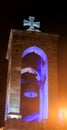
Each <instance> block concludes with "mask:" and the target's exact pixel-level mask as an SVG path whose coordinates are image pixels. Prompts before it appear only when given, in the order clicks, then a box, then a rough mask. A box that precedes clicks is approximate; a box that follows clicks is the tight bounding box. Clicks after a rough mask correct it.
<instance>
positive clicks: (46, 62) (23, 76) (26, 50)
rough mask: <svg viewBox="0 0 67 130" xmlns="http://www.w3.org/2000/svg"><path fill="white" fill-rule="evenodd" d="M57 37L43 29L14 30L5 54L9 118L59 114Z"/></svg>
mask: <svg viewBox="0 0 67 130" xmlns="http://www.w3.org/2000/svg"><path fill="white" fill-rule="evenodd" d="M58 37H59V36H58V35H55V34H48V33H43V32H35V31H23V30H14V29H12V30H11V32H10V37H9V43H8V49H7V54H6V58H7V59H8V77H7V92H6V108H5V120H6V121H7V120H8V119H9V118H10V119H11V118H12V119H13V118H16V119H21V120H22V122H42V121H44V122H45V120H47V119H49V118H50V119H51V118H53V117H54V116H55V115H57V109H58V79H57V78H58V73H57V40H58ZM54 114H55V115H54Z"/></svg>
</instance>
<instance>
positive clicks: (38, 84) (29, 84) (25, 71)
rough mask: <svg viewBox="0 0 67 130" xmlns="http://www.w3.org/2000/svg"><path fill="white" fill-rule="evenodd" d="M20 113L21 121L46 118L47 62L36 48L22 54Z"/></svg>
mask: <svg viewBox="0 0 67 130" xmlns="http://www.w3.org/2000/svg"><path fill="white" fill-rule="evenodd" d="M20 112H21V115H22V120H23V121H38V122H40V121H42V120H45V119H47V118H48V60H47V56H46V54H45V53H44V51H43V50H42V49H40V48H39V47H37V46H32V47H29V48H27V49H26V50H25V51H24V52H23V54H22V67H21V106H20Z"/></svg>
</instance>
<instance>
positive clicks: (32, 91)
mask: <svg viewBox="0 0 67 130" xmlns="http://www.w3.org/2000/svg"><path fill="white" fill-rule="evenodd" d="M24 96H25V97H28V98H35V97H37V96H38V93H37V92H36V91H35V86H33V85H32V84H31V85H29V86H27V90H26V92H24Z"/></svg>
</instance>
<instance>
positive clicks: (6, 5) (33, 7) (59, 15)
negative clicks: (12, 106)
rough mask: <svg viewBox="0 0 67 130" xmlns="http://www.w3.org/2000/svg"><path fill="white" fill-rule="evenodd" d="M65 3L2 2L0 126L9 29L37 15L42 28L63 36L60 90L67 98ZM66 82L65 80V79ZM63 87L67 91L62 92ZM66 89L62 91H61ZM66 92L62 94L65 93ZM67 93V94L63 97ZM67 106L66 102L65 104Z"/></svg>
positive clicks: (60, 50)
mask: <svg viewBox="0 0 67 130" xmlns="http://www.w3.org/2000/svg"><path fill="white" fill-rule="evenodd" d="M66 8H67V7H66V3H62V2H61V4H60V3H57V2H56V3H55V1H54V2H52V3H51V2H47V3H46V2H45V1H44V2H43V3H42V2H41V1H38V2H37V3H36V1H35V0H34V1H32V0H31V1H29V0H28V1H24V0H22V2H21V1H20V0H19V2H17V1H10V0H9V1H8V0H7V1H3V0H2V1H1V2H0V126H3V125H4V110H5V96H6V82H7V68H8V62H7V60H6V59H5V56H6V51H7V45H8V40H9V33H10V29H12V28H13V29H21V30H24V29H25V28H24V27H23V20H24V19H27V20H28V17H29V16H35V21H40V30H41V31H42V32H47V33H55V34H59V35H60V39H59V42H58V63H59V65H58V66H59V70H58V73H59V92H60V97H62V98H63V101H64V100H65V101H67V96H66V93H67V88H66V87H65V88H64V86H67V78H66V77H67V56H66V55H67V9H66ZM62 81H63V82H62ZM63 88H64V91H63ZM62 92H63V93H62ZM62 95H63V96H62ZM64 95H65V96H64ZM65 104H66V105H67V103H65Z"/></svg>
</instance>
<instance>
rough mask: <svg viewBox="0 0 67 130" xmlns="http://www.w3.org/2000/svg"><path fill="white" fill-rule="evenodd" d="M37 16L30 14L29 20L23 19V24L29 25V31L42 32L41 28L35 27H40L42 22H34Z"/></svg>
mask: <svg viewBox="0 0 67 130" xmlns="http://www.w3.org/2000/svg"><path fill="white" fill-rule="evenodd" d="M34 20H35V17H33V16H29V21H28V20H25V19H24V20H23V26H29V28H28V29H27V30H28V31H38V32H40V30H38V29H35V28H34V27H37V28H39V27H40V22H34Z"/></svg>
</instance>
